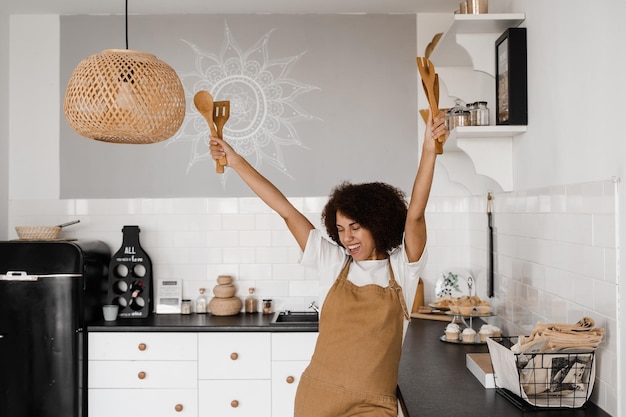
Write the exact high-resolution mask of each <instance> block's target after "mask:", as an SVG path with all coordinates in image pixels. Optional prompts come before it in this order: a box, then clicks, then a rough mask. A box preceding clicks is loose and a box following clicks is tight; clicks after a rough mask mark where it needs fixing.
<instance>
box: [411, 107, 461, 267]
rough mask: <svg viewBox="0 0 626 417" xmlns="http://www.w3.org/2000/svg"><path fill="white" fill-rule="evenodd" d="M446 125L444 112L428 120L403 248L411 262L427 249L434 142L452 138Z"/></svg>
mask: <svg viewBox="0 0 626 417" xmlns="http://www.w3.org/2000/svg"><path fill="white" fill-rule="evenodd" d="M444 121H445V116H444V114H443V113H442V112H439V114H438V115H437V117H436V118H435V119H434V120H432V118H430V117H429V119H428V123H427V126H426V132H425V134H424V144H423V146H422V156H421V158H420V164H419V168H418V169H417V175H416V177H415V182H414V183H413V190H412V192H411V200H410V201H409V209H408V212H407V217H406V224H405V226H404V247H405V250H406V253H407V256H408V259H409V262H416V261H418V260H419V259H420V257H421V256H422V253H423V252H424V248H425V247H426V219H425V218H424V212H425V211H426V203H428V196H429V195H430V188H431V185H432V183H433V174H434V171H435V160H436V159H437V153H436V151H435V141H436V140H437V138H438V137H440V136H444V135H445V137H446V139H447V137H448V135H449V134H450V133H449V132H448V129H447V128H446V126H445V123H444Z"/></svg>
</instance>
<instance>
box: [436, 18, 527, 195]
mask: <svg viewBox="0 0 626 417" xmlns="http://www.w3.org/2000/svg"><path fill="white" fill-rule="evenodd" d="M525 19H526V15H525V14H524V13H485V14H454V15H452V19H451V22H450V25H449V27H448V29H447V30H446V31H445V32H444V34H443V35H442V36H441V39H439V42H438V43H437V46H436V47H435V50H434V51H433V52H432V54H431V56H430V59H431V60H432V62H433V64H434V65H435V68H437V69H439V68H442V69H444V70H443V71H442V72H440V78H441V75H443V74H445V73H448V74H454V75H456V76H457V78H458V76H459V74H460V72H459V71H458V69H459V68H467V69H472V70H474V71H481V72H483V73H486V74H488V75H489V76H491V77H492V78H494V79H495V69H496V68H495V67H496V61H495V57H496V52H495V43H496V40H497V39H498V38H499V37H500V35H502V33H503V32H504V31H506V30H507V29H508V28H512V27H517V26H519V25H520V24H521V23H522V22H523V21H524V20H525ZM446 68H448V69H449V70H448V71H446ZM454 79H455V78H454V77H453V78H452V79H450V80H448V83H447V86H448V93H449V94H450V95H455V93H456V92H457V90H458V91H459V92H461V91H462V88H464V87H465V85H464V84H463V83H465V84H467V83H472V81H473V78H472V79H462V80H461V81H460V83H461V84H458V83H457V85H455V84H454V82H453V80H454ZM444 82H445V81H444ZM456 96H460V95H458V93H457V95H456ZM525 132H526V126H462V127H457V128H456V129H453V130H452V132H450V137H449V138H448V141H447V142H446V144H445V146H444V155H445V154H446V153H447V152H449V153H448V154H447V155H446V156H445V157H444V158H441V161H442V163H443V164H444V166H445V167H446V169H447V170H448V172H449V175H450V178H451V179H453V180H456V181H458V182H460V183H461V184H463V185H465V186H466V187H468V189H470V191H472V192H475V191H476V190H480V189H481V187H484V186H485V184H487V183H488V181H484V178H482V176H484V177H488V178H489V179H490V180H491V182H496V183H497V185H499V186H500V187H502V189H503V190H507V191H508V190H511V189H512V188H513V137H515V136H517V135H520V134H522V133H525ZM472 165H473V171H474V172H475V174H478V175H476V176H475V177H476V178H473V176H471V175H468V174H470V173H471V172H469V171H470V170H471V169H472V167H471V166H472ZM479 192H480V191H479Z"/></svg>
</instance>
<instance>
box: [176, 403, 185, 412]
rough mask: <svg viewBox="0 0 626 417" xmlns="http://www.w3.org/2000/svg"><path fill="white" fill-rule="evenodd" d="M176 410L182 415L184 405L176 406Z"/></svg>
mask: <svg viewBox="0 0 626 417" xmlns="http://www.w3.org/2000/svg"><path fill="white" fill-rule="evenodd" d="M174 410H176V411H177V412H179V413H180V412H181V411H183V405H182V404H176V405H175V406H174Z"/></svg>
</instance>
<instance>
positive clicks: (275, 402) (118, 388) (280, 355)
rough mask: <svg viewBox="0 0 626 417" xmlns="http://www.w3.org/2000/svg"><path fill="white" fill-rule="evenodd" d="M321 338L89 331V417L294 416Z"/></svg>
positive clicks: (307, 334) (287, 334) (304, 334)
mask: <svg viewBox="0 0 626 417" xmlns="http://www.w3.org/2000/svg"><path fill="white" fill-rule="evenodd" d="M316 340H317V332H302V333H300V332H277V333H271V332H196V333H192V332H189V333H187V332H90V333H89V368H88V372H89V375H88V393H89V394H88V395H89V398H88V401H89V416H90V417H110V416H121V417H126V416H128V417H135V416H138V415H146V416H159V417H161V416H163V417H169V416H178V417H183V416H193V417H199V416H202V417H213V416H219V417H229V416H240V417H251V416H254V417H292V416H293V401H294V398H295V392H296V388H297V386H298V382H299V381H300V375H301V374H302V371H303V370H304V369H305V368H306V366H307V365H308V363H309V360H310V358H311V356H312V354H313V350H314V348H315V342H316Z"/></svg>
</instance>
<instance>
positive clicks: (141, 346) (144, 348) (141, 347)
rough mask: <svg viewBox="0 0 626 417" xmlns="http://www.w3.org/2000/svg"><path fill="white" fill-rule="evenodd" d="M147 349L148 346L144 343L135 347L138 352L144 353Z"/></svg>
mask: <svg viewBox="0 0 626 417" xmlns="http://www.w3.org/2000/svg"><path fill="white" fill-rule="evenodd" d="M147 348H148V346H147V345H146V344H145V343H139V346H137V349H139V350H140V351H142V352H143V351H144V350H146V349H147Z"/></svg>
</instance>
